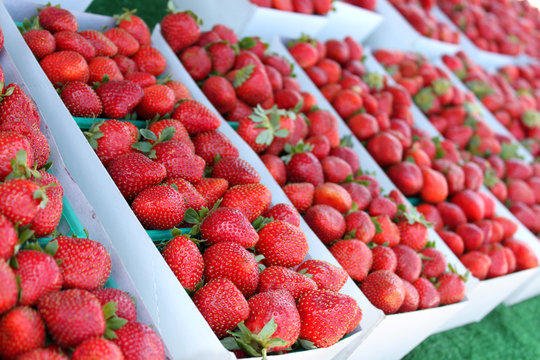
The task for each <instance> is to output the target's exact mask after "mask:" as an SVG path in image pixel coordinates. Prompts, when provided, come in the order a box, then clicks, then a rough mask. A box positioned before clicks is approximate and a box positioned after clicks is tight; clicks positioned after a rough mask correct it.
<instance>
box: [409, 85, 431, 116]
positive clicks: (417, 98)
mask: <svg viewBox="0 0 540 360" xmlns="http://www.w3.org/2000/svg"><path fill="white" fill-rule="evenodd" d="M413 100H414V102H415V104H416V105H417V106H418V107H419V108H420V110H422V112H424V113H427V112H429V111H430V110H431V109H432V108H433V103H434V102H435V93H434V92H433V89H432V88H430V87H426V88H423V89H422V90H420V91H419V92H418V93H417V94H416V95H414V97H413Z"/></svg>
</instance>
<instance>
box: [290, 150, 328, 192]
mask: <svg viewBox="0 0 540 360" xmlns="http://www.w3.org/2000/svg"><path fill="white" fill-rule="evenodd" d="M300 147H301V145H300ZM296 149H298V151H302V149H301V148H299V147H298V146H297V147H296V148H291V151H292V157H291V159H290V161H289V162H288V163H287V179H288V181H289V182H309V183H311V184H313V185H314V186H317V185H320V184H322V183H323V182H324V173H323V169H322V165H321V163H320V162H319V160H318V159H317V158H316V157H315V155H313V154H312V153H310V152H296Z"/></svg>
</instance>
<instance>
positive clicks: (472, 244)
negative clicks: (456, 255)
mask: <svg viewBox="0 0 540 360" xmlns="http://www.w3.org/2000/svg"><path fill="white" fill-rule="evenodd" d="M456 233H457V234H458V235H459V236H460V237H461V238H462V239H463V245H464V247H465V251H471V250H478V249H479V248H480V246H481V245H482V244H483V243H484V236H485V235H484V232H483V231H482V229H481V228H479V227H478V226H477V225H475V224H471V223H466V224H462V225H459V226H458V227H457V229H456Z"/></svg>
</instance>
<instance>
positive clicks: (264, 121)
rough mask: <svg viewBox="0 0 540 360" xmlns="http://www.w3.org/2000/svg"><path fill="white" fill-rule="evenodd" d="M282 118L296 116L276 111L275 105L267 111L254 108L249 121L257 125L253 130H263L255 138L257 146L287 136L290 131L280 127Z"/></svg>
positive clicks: (287, 112)
mask: <svg viewBox="0 0 540 360" xmlns="http://www.w3.org/2000/svg"><path fill="white" fill-rule="evenodd" d="M248 66H249V65H248ZM282 116H289V117H291V118H293V119H294V116H296V115H295V114H294V113H292V112H290V111H286V110H283V109H278V108H277V106H275V105H274V106H273V107H272V108H271V109H269V110H265V109H263V108H262V107H261V106H260V105H257V107H256V108H254V110H253V114H251V115H250V116H249V119H250V120H251V121H253V122H254V123H256V124H257V125H255V129H264V130H263V131H261V132H260V133H259V134H258V135H257V137H256V138H255V142H256V143H257V144H261V145H270V144H271V143H272V141H274V137H278V138H285V137H287V136H288V135H289V133H290V130H289V129H285V128H282V127H281V117H282Z"/></svg>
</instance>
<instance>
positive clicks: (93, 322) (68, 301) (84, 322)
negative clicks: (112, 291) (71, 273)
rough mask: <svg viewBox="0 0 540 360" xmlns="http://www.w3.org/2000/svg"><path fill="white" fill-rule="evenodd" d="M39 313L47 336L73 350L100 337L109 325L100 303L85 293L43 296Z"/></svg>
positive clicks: (80, 291) (72, 292) (60, 292)
mask: <svg viewBox="0 0 540 360" xmlns="http://www.w3.org/2000/svg"><path fill="white" fill-rule="evenodd" d="M38 311H39V313H40V314H41V316H42V317H43V319H44V321H45V324H46V325H47V330H48V333H49V334H50V335H51V337H52V338H53V340H54V341H55V342H56V343H57V344H58V345H60V346H62V347H74V346H77V345H78V344H80V343H81V342H82V341H84V340H85V339H88V338H89V337H93V336H101V335H103V333H104V332H105V328H106V324H105V318H104V315H103V310H102V309H101V304H100V303H99V300H98V299H97V298H96V297H95V296H94V295H92V294H91V293H89V292H88V291H86V290H81V289H70V290H63V291H57V292H54V293H50V294H47V295H45V296H42V297H41V298H40V299H39V301H38Z"/></svg>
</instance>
